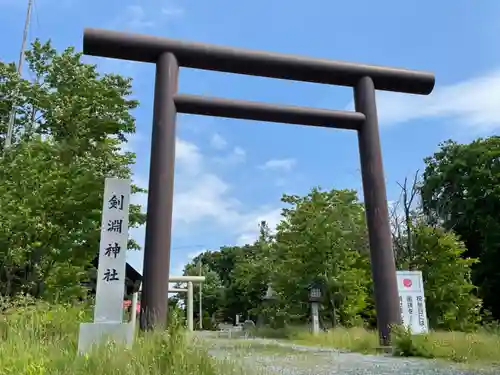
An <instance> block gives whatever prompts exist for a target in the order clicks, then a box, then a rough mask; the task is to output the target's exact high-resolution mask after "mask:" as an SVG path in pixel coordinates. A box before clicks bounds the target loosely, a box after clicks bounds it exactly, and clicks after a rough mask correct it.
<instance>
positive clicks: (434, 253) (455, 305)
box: [402, 224, 481, 330]
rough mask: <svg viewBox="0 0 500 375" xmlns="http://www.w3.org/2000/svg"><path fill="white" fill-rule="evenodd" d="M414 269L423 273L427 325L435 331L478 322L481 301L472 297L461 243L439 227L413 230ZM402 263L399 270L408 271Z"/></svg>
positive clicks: (472, 261) (465, 327) (468, 264)
mask: <svg viewBox="0 0 500 375" xmlns="http://www.w3.org/2000/svg"><path fill="white" fill-rule="evenodd" d="M413 233H414V236H413V238H414V252H413V253H414V256H413V258H412V265H413V267H414V269H417V270H420V271H422V277H423V279H424V284H425V302H426V309H427V316H428V319H429V324H430V326H431V327H432V328H434V329H438V328H439V329H451V330H469V329H473V328H475V327H476V326H477V324H478V323H479V322H480V309H481V300H480V299H479V298H477V297H476V296H475V295H474V292H475V289H476V288H475V286H474V285H473V284H472V280H471V266H472V265H473V264H475V263H476V262H477V260H476V259H471V258H464V257H462V256H463V254H464V253H465V251H466V248H465V245H464V243H463V242H461V241H459V240H458V238H457V236H456V235H455V234H453V233H452V232H447V231H445V230H444V229H442V228H436V227H430V226H427V225H424V224H417V225H416V226H414V227H413ZM406 266H407V265H405V264H403V265H402V269H407V267H406Z"/></svg>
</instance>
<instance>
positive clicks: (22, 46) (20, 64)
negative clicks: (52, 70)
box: [5, 0, 33, 149]
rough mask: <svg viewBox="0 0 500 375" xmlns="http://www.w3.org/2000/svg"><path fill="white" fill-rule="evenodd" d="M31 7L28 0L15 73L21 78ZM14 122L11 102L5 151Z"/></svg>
mask: <svg viewBox="0 0 500 375" xmlns="http://www.w3.org/2000/svg"><path fill="white" fill-rule="evenodd" d="M32 7H33V0H28V9H27V11H26V20H25V22H24V32H23V40H22V42H21V51H20V53H19V62H18V63H17V73H18V74H19V76H21V74H22V72H23V63H24V50H25V49H26V40H27V39H28V30H29V27H30V20H31V8H32ZM15 120H16V105H15V103H14V102H12V109H11V111H10V116H9V124H8V126H7V137H6V138H5V149H7V147H9V146H10V145H11V143H12V133H13V131H14V122H15Z"/></svg>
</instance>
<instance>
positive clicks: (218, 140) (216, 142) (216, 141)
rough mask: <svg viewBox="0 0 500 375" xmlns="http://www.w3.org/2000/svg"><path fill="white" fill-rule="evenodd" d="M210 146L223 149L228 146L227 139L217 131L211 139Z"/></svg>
mask: <svg viewBox="0 0 500 375" xmlns="http://www.w3.org/2000/svg"><path fill="white" fill-rule="evenodd" d="M210 146H212V147H213V148H215V149H216V150H222V149H224V148H226V146H227V141H226V140H225V139H224V138H222V136H220V135H219V134H217V133H215V134H214V135H213V136H212V138H211V139H210Z"/></svg>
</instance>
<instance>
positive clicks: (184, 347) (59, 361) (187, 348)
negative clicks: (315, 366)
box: [0, 304, 242, 375]
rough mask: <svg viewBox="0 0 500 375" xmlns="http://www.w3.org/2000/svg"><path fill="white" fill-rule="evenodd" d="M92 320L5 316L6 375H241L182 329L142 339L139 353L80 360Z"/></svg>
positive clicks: (37, 313)
mask: <svg viewBox="0 0 500 375" xmlns="http://www.w3.org/2000/svg"><path fill="white" fill-rule="evenodd" d="M84 321H90V315H89V313H88V310H86V309H85V308H83V306H73V307H71V306H49V305H44V304H38V305H36V306H30V307H23V308H16V309H11V310H10V311H9V313H8V314H3V315H0V374H2V375H10V374H12V375H14V374H15V375H24V374H26V375H59V374H60V375H77V374H78V375H80V374H81V375H86V374H89V375H90V374H92V375H95V374H100V375H108V374H120V375H129V374H130V375H132V374H134V375H137V374H144V375H146V374H148V375H149V374H151V375H160V374H161V375H165V374H169V375H188V374H189V375H215V374H217V375H229V374H231V375H232V374H234V375H240V374H242V371H241V370H240V369H238V368H237V367H236V366H235V365H232V364H231V363H229V362H226V361H216V360H215V359H213V358H212V357H210V356H209V355H208V354H207V352H206V351H205V350H204V349H203V348H201V347H199V346H195V345H191V344H190V342H189V341H188V339H187V338H186V337H185V335H184V334H183V332H182V330H180V329H176V328H172V329H170V330H169V332H165V333H161V334H159V333H151V334H146V335H139V336H138V337H137V339H136V342H135V344H134V347H133V349H131V350H126V349H124V348H120V347H116V346H113V345H106V346H104V347H101V348H99V349H98V350H96V351H95V352H94V353H92V354H90V355H86V356H77V355H76V351H77V335H78V329H79V323H80V322H84Z"/></svg>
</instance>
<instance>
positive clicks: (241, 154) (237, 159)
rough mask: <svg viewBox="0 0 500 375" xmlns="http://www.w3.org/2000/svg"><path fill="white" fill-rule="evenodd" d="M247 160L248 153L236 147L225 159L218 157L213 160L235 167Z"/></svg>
mask: <svg viewBox="0 0 500 375" xmlns="http://www.w3.org/2000/svg"><path fill="white" fill-rule="evenodd" d="M246 158H247V152H246V151H245V150H244V149H243V148H241V147H239V146H236V147H234V148H233V149H232V150H231V152H230V153H228V154H227V155H226V156H224V157H219V156H218V157H215V158H213V160H214V161H215V162H216V163H218V164H224V165H235V164H241V163H244V162H245V160H246Z"/></svg>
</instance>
